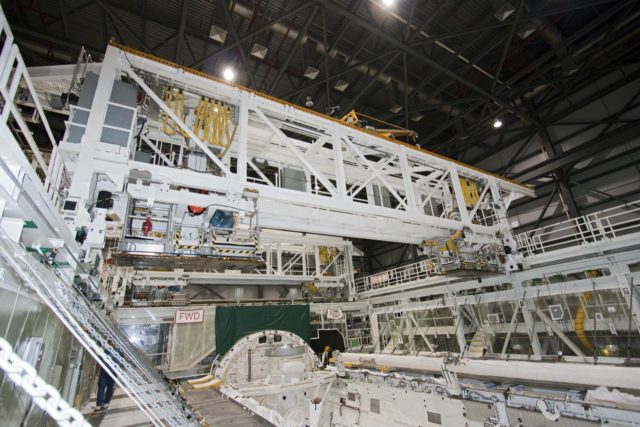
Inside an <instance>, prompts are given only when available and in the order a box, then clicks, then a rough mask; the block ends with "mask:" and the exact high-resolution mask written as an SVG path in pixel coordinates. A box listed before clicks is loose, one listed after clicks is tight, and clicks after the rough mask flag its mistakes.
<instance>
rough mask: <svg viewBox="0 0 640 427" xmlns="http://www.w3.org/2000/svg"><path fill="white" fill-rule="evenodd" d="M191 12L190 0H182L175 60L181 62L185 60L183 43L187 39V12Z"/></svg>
mask: <svg viewBox="0 0 640 427" xmlns="http://www.w3.org/2000/svg"><path fill="white" fill-rule="evenodd" d="M188 13H189V0H182V11H181V12H180V26H179V27H178V41H177V42H176V52H175V54H174V55H173V58H174V59H173V60H174V61H175V62H177V63H178V64H181V63H182V61H183V60H184V56H183V55H182V49H183V47H184V46H183V44H184V41H185V27H186V24H187V14H188Z"/></svg>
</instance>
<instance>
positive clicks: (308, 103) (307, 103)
mask: <svg viewBox="0 0 640 427" xmlns="http://www.w3.org/2000/svg"><path fill="white" fill-rule="evenodd" d="M304 105H305V106H306V107H307V108H311V107H313V105H314V102H313V98H311V97H310V96H309V95H307V98H306V99H305V101H304Z"/></svg>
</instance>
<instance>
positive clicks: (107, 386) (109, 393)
mask: <svg viewBox="0 0 640 427" xmlns="http://www.w3.org/2000/svg"><path fill="white" fill-rule="evenodd" d="M114 384H115V381H114V379H113V378H111V375H109V374H108V373H107V371H105V370H104V368H103V367H102V366H101V367H100V376H99V377H98V394H97V396H96V411H101V410H104V409H107V408H108V407H109V403H111V398H112V397H113V389H114Z"/></svg>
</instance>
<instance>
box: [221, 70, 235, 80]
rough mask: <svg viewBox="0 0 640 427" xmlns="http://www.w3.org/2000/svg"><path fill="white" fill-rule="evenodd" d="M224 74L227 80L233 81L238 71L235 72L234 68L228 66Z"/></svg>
mask: <svg viewBox="0 0 640 427" xmlns="http://www.w3.org/2000/svg"><path fill="white" fill-rule="evenodd" d="M222 76H223V77H224V79H225V80H226V81H228V82H230V81H232V80H233V79H235V78H236V73H235V71H233V68H231V67H227V68H225V69H224V71H223V72H222Z"/></svg>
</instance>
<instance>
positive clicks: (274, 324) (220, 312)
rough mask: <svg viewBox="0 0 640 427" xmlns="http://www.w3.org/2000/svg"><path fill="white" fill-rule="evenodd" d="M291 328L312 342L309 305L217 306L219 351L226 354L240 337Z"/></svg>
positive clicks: (217, 343)
mask: <svg viewBox="0 0 640 427" xmlns="http://www.w3.org/2000/svg"><path fill="white" fill-rule="evenodd" d="M267 329H270V330H273V329H279V330H281V331H289V332H293V333H294V334H296V335H298V336H300V338H302V339H303V340H305V341H306V342H307V343H308V342H309V329H310V318H309V306H308V305H269V306H245V307H216V351H217V352H218V353H221V354H222V353H226V352H227V350H229V349H230V348H231V347H232V346H233V345H234V344H235V343H236V341H238V340H239V339H240V338H242V337H244V336H245V335H249V334H252V333H254V332H258V331H264V330H267Z"/></svg>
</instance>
